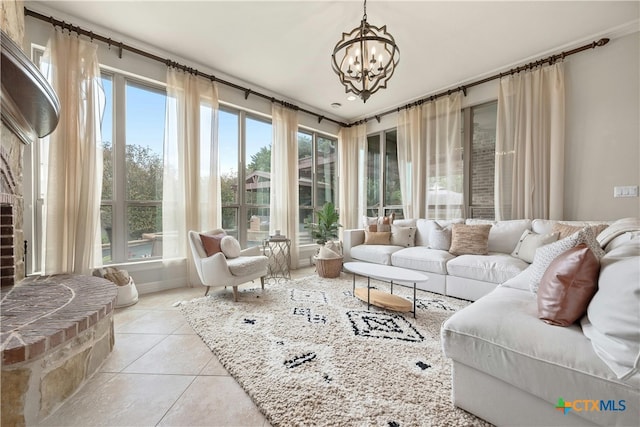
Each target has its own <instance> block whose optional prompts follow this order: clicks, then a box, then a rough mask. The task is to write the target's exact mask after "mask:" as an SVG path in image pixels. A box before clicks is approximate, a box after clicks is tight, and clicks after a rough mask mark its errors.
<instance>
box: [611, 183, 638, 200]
mask: <svg viewBox="0 0 640 427" xmlns="http://www.w3.org/2000/svg"><path fill="white" fill-rule="evenodd" d="M613 197H638V186H637V185H618V186H615V187H613Z"/></svg>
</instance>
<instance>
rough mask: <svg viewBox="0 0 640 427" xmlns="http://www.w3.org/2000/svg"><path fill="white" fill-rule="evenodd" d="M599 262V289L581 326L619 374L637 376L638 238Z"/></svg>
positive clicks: (639, 356) (639, 330)
mask: <svg viewBox="0 0 640 427" xmlns="http://www.w3.org/2000/svg"><path fill="white" fill-rule="evenodd" d="M600 263H601V267H600V278H599V281H598V291H597V292H596V294H595V295H594V297H593V299H592V300H591V303H590V304H589V307H588V309H587V315H586V316H585V317H584V318H583V319H582V329H583V330H584V334H585V336H587V337H588V338H589V339H590V340H591V345H592V346H593V349H594V350H595V352H596V354H598V356H599V357H600V358H601V359H602V360H603V361H604V362H605V363H606V364H607V365H608V366H609V367H610V368H611V370H612V371H613V372H615V374H616V376H617V377H618V378H621V379H625V378H629V377H631V376H635V377H640V327H639V325H640V238H636V239H633V240H631V241H630V242H629V243H627V244H624V245H622V246H619V247H617V248H616V249H613V250H612V251H611V252H609V253H608V254H607V255H605V256H604V257H603V258H602V259H601V260H600Z"/></svg>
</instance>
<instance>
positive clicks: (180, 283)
mask: <svg viewBox="0 0 640 427" xmlns="http://www.w3.org/2000/svg"><path fill="white" fill-rule="evenodd" d="M184 286H185V281H184V279H181V280H163V281H161V282H147V283H140V284H138V283H136V288H137V289H138V294H140V295H143V294H150V293H153V292H160V291H166V290H169V289H176V288H184Z"/></svg>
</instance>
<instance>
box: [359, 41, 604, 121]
mask: <svg viewBox="0 0 640 427" xmlns="http://www.w3.org/2000/svg"><path fill="white" fill-rule="evenodd" d="M607 43H609V39H608V38H601V39H600V40H598V41H594V42H593V43H589V44H585V45H584V46H580V47H577V48H575V49H571V50H568V51H566V52H561V53H557V54H555V55H551V56H549V57H547V58H544V59H539V60H537V61H532V62H529V63H528V64H525V65H522V66H519V67H516V68H512V69H510V70H509V71H505V72H502V73H497V74H494V75H492V76H489V77H485V78H484V79H480V80H475V81H472V82H470V83H467V84H464V85H462V86H458V87H456V88H453V89H448V90H445V91H442V92H439V93H436V94H434V95H430V96H426V97H424V98H421V99H419V100H417V101H413V102H410V103H408V104H405V105H403V106H402V107H397V108H394V109H392V110H387V111H385V112H383V113H380V114H376V115H374V116H370V117H365V118H364V119H361V120H358V121H356V122H353V123H350V124H349V126H355V125H360V124H363V123H366V122H367V121H369V120H372V119H376V120H377V121H378V123H380V118H381V117H382V116H386V115H387V114H391V113H398V112H400V110H402V109H409V108H411V107H415V106H418V105H422V104H424V103H425V102H430V101H435V100H436V99H438V98H440V97H442V96H445V95H451V94H452V93H455V92H460V91H462V93H464V95H465V96H467V89H469V88H470V87H474V86H478V85H481V84H483V83H487V82H490V81H492V80H496V79H501V78H502V77H505V76H510V75H514V74H517V73H519V72H521V71H525V70H531V69H533V68H536V67H539V66H541V65H543V64H546V63H549V65H552V64H553V63H555V62H556V61H557V60H559V59H564V58H566V57H567V56H570V55H573V54H576V53H579V52H582V51H584V50H588V49H595V48H596V47H600V46H604V45H606V44H607Z"/></svg>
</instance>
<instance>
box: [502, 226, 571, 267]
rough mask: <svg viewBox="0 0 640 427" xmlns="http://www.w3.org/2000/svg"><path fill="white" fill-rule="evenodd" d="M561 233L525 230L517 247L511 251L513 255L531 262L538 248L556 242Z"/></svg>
mask: <svg viewBox="0 0 640 427" xmlns="http://www.w3.org/2000/svg"><path fill="white" fill-rule="evenodd" d="M559 235H560V233H548V234H537V233H534V232H533V231H531V230H525V231H524V233H522V237H520V240H519V241H518V244H517V245H516V248H515V249H514V250H513V252H511V256H514V257H516V258H520V259H521V260H523V261H526V262H528V263H529V264H531V263H532V262H533V257H534V256H535V254H536V249H538V248H539V247H541V246H544V245H548V244H549V243H553V242H555V241H556V240H558V236H559Z"/></svg>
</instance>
